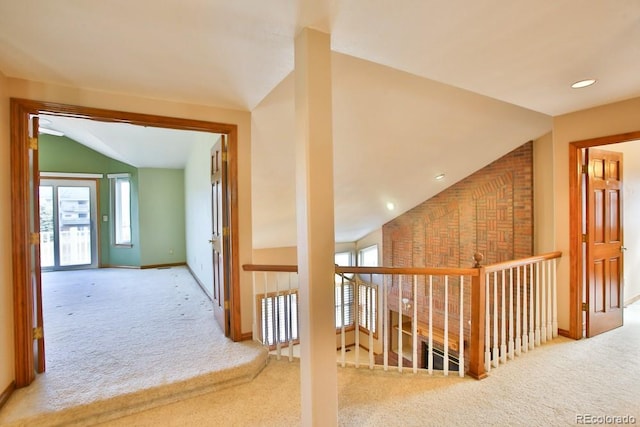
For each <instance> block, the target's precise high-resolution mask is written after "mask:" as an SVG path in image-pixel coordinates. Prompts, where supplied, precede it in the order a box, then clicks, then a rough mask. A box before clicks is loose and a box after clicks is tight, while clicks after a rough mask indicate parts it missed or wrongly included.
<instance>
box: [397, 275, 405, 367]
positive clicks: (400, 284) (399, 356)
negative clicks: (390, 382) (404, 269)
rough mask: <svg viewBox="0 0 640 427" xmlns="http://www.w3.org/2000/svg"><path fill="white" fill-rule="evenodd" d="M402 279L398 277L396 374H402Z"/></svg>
mask: <svg viewBox="0 0 640 427" xmlns="http://www.w3.org/2000/svg"><path fill="white" fill-rule="evenodd" d="M402 277H403V276H399V277H398V372H402V359H403V357H404V356H403V354H402V310H403V307H402Z"/></svg>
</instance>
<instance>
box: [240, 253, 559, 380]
mask: <svg viewBox="0 0 640 427" xmlns="http://www.w3.org/2000/svg"><path fill="white" fill-rule="evenodd" d="M559 257H560V253H557V252H556V253H551V254H546V255H542V256H539V257H531V258H527V259H523V260H516V261H509V262H505V263H500V264H494V265H491V266H487V267H478V268H470V269H436V268H421V269H419V268H387V267H336V278H337V280H336V281H335V283H334V286H335V287H336V291H335V295H336V311H335V317H336V343H338V347H339V351H338V353H337V355H336V357H337V362H338V363H339V365H340V366H343V367H345V366H347V365H351V366H355V367H356V368H358V367H360V366H361V364H364V365H366V366H367V367H368V368H369V369H374V368H375V367H376V365H378V366H380V367H381V368H382V369H384V370H385V371H386V370H389V368H390V367H391V368H392V369H396V370H397V371H399V372H403V370H404V368H406V367H410V368H411V372H413V373H417V372H419V371H423V372H425V373H428V374H430V375H432V374H433V373H434V371H441V372H442V374H443V375H448V374H449V372H450V371H451V368H452V367H454V366H455V363H456V362H457V366H458V368H457V370H458V374H459V375H460V376H464V375H465V372H467V371H468V372H469V373H470V374H471V375H472V376H474V377H475V378H482V377H484V376H485V375H486V374H485V372H488V371H490V370H491V368H492V367H493V368H496V367H498V366H499V365H500V364H504V363H506V362H507V361H508V360H512V359H514V358H515V357H516V356H520V355H522V354H523V353H526V352H527V351H528V350H530V349H533V348H535V347H537V346H539V345H541V344H543V343H545V342H546V341H548V340H551V339H553V337H556V336H557V328H558V326H557V307H556V304H557V297H556V269H555V267H556V265H555V263H556V261H555V260H556V259H557V258H559ZM245 269H247V270H250V271H254V294H255V295H256V304H255V308H254V319H256V320H255V322H256V323H255V331H256V334H257V337H258V339H260V340H261V341H262V342H263V343H264V345H266V346H268V347H269V348H270V350H271V351H272V352H273V353H274V354H275V355H276V357H277V358H280V357H281V355H282V353H283V350H284V349H286V350H287V353H288V357H289V360H292V359H293V358H294V355H295V353H294V345H295V344H296V343H297V341H298V337H297V331H298V328H297V320H298V319H297V302H298V300H297V287H298V283H297V280H298V277H297V272H296V271H297V268H296V267H295V266H245ZM259 272H261V273H259ZM285 275H286V279H285V278H284V277H285ZM465 294H466V295H469V298H468V299H467V297H466V296H465ZM472 301H476V302H479V305H477V306H473V305H472V304H471V303H472ZM481 301H484V302H481ZM456 305H457V307H456V309H455V310H452V309H451V308H452V307H454V306H456ZM269 307H270V311H268V310H267V308H269ZM267 311H268V312H267ZM291 312H295V314H292V313H291ZM471 319H476V323H472V322H471ZM265 324H266V325H267V326H265ZM472 337H475V338H473V339H472ZM476 340H477V341H476ZM350 348H353V351H350V350H349V349H350ZM363 351H364V352H366V354H364V355H363V354H362V352H363ZM425 352H426V353H425ZM392 356H393V357H397V361H396V360H393V358H392ZM407 359H411V360H410V361H407ZM405 363H406V365H405ZM439 363H442V366H441V367H438V368H436V367H434V364H439ZM454 369H455V368H454Z"/></svg>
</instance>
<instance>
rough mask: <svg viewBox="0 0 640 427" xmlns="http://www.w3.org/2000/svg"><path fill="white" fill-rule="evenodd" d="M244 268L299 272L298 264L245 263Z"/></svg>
mask: <svg viewBox="0 0 640 427" xmlns="http://www.w3.org/2000/svg"><path fill="white" fill-rule="evenodd" d="M242 269H243V270H244V271H264V272H267V271H275V272H282V273H297V272H298V266H297V265H277V264H273V265H266V264H243V265H242Z"/></svg>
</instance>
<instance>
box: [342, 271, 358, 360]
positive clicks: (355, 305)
mask: <svg viewBox="0 0 640 427" xmlns="http://www.w3.org/2000/svg"><path fill="white" fill-rule="evenodd" d="M351 286H353V301H354V303H353V307H352V308H351V309H352V310H355V311H354V312H353V326H354V328H353V330H354V332H353V333H354V334H355V337H356V342H355V347H356V351H355V357H356V368H359V367H360V316H359V314H360V281H359V279H358V278H357V277H356V276H354V280H352V281H351ZM342 323H344V322H342Z"/></svg>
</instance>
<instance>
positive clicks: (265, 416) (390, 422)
mask: <svg viewBox="0 0 640 427" xmlns="http://www.w3.org/2000/svg"><path fill="white" fill-rule="evenodd" d="M639 356H640V304H639V303H636V304H635V305H633V306H631V307H629V308H627V309H626V313H625V326H624V327H622V328H618V329H616V330H614V331H611V332H609V333H606V334H603V335H600V336H597V337H594V338H590V339H588V340H581V341H572V340H568V339H565V338H558V339H555V340H553V341H552V342H550V343H547V344H545V345H543V346H542V347H539V348H537V349H535V350H534V351H531V352H529V353H527V354H525V355H523V356H520V357H517V358H516V359H515V360H514V361H512V362H509V363H507V364H506V365H503V366H500V367H499V368H498V369H494V370H492V371H491V374H490V376H489V377H488V378H487V379H485V380H482V381H476V380H472V379H466V378H465V379H461V378H458V377H455V376H453V377H449V378H443V377H438V376H436V377H429V376H427V375H424V374H417V375H414V374H412V373H407V372H405V373H403V374H399V373H397V372H383V371H380V370H373V371H370V370H368V369H357V370H356V369H354V368H345V369H342V368H338V388H339V389H338V395H339V425H341V426H564V425H575V424H577V421H578V419H577V417H578V416H580V415H585V416H586V415H591V416H628V417H634V418H633V419H635V423H636V424H637V423H640V362H638V360H639V359H638V357H639ZM299 381H300V376H299V365H298V364H297V362H293V363H291V362H288V361H285V360H281V361H276V360H275V359H273V358H272V359H270V361H269V364H268V365H267V367H266V368H265V369H264V370H263V371H262V372H261V373H260V375H258V376H257V377H256V378H255V379H254V380H253V381H252V382H250V383H247V384H242V385H239V386H237V387H232V388H228V389H225V390H222V391H219V392H214V393H209V394H206V395H202V396H199V397H196V398H193V399H186V400H183V401H180V402H177V403H175V404H171V405H166V406H163V407H160V408H156V409H153V410H150V411H145V412H141V413H138V414H135V415H132V416H129V417H125V418H122V419H119V420H115V421H112V422H108V423H105V424H104V426H105V427H106V426H109V427H118V426H296V425H300V383H299Z"/></svg>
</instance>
